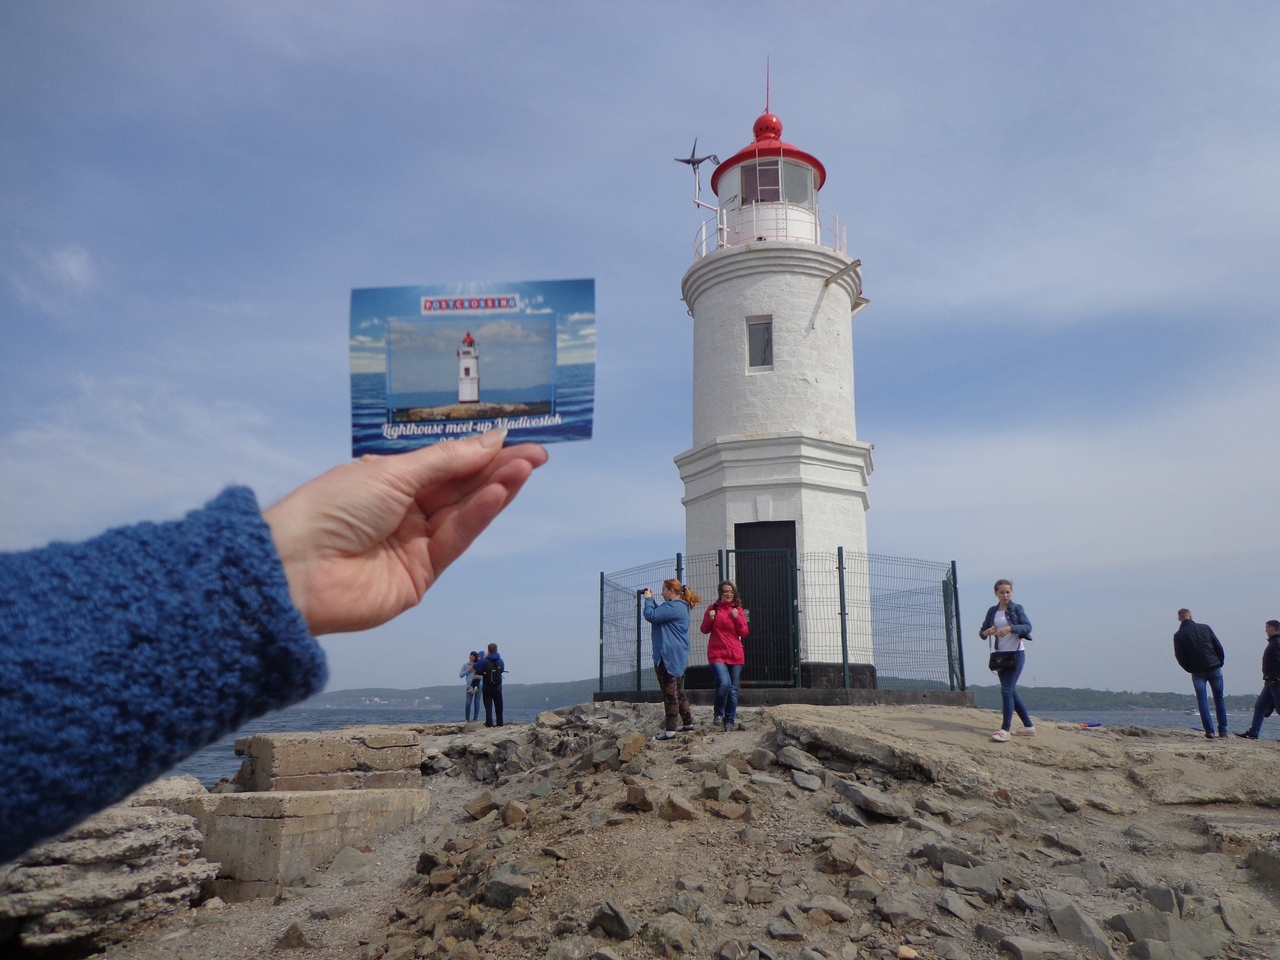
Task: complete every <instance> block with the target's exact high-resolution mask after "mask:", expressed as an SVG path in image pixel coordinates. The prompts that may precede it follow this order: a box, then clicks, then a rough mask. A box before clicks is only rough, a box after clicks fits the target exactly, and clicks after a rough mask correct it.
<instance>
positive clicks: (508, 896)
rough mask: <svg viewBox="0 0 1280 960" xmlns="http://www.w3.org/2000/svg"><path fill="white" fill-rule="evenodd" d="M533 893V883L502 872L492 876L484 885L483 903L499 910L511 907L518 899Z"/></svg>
mask: <svg viewBox="0 0 1280 960" xmlns="http://www.w3.org/2000/svg"><path fill="white" fill-rule="evenodd" d="M532 893H533V881H532V880H531V879H530V878H529V877H522V876H520V875H519V874H518V873H512V872H510V871H506V870H502V871H499V872H498V873H495V874H493V876H491V877H490V878H489V882H488V883H487V884H485V893H484V902H485V903H486V904H488V905H489V906H491V907H496V908H497V909H499V910H506V909H508V908H510V907H511V905H512V904H514V903H515V902H516V900H517V899H519V898H520V897H527V896H530V895H531V894H532Z"/></svg>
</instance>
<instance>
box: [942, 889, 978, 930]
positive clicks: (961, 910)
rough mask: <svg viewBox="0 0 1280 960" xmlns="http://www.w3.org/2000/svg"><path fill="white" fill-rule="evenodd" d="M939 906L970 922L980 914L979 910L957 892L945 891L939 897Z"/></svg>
mask: <svg viewBox="0 0 1280 960" xmlns="http://www.w3.org/2000/svg"><path fill="white" fill-rule="evenodd" d="M938 908H939V909H940V910H945V911H946V912H947V913H949V914H951V915H952V916H953V917H956V918H957V919H959V920H963V921H964V922H965V923H968V922H969V921H970V920H972V919H973V918H974V917H976V916H977V915H978V911H977V910H975V909H973V907H971V906H969V904H968V901H966V900H965V899H964V897H962V896H960V895H959V894H955V893H944V894H943V895H942V896H940V897H939V898H938Z"/></svg>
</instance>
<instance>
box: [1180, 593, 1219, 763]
mask: <svg viewBox="0 0 1280 960" xmlns="http://www.w3.org/2000/svg"><path fill="white" fill-rule="evenodd" d="M1178 620H1179V622H1180V624H1181V625H1180V626H1179V627H1178V632H1177V633H1175V634H1174V635H1173V655H1174V656H1175V657H1177V658H1178V665H1179V666H1180V667H1182V669H1183V670H1185V671H1187V673H1189V674H1191V682H1192V684H1193V685H1194V686H1195V688H1196V705H1197V706H1198V707H1199V708H1200V723H1201V724H1202V725H1203V726H1204V735H1205V736H1206V737H1207V738H1208V739H1210V740H1212V739H1213V719H1212V718H1211V717H1210V716H1209V698H1208V696H1207V695H1206V692H1205V688H1206V687H1208V688H1209V689H1211V690H1213V705H1214V707H1216V708H1217V712H1218V736H1219V738H1225V737H1226V736H1227V708H1226V705H1225V704H1224V703H1223V702H1222V665H1223V664H1224V663H1226V662H1227V655H1226V654H1225V653H1223V651H1222V644H1221V643H1219V642H1218V638H1217V636H1215V635H1214V632H1213V628H1212V627H1210V626H1209V625H1208V624H1204V623H1196V622H1195V621H1194V620H1192V619H1191V611H1190V610H1188V609H1187V608H1186V607H1183V608H1182V609H1181V610H1179V611H1178Z"/></svg>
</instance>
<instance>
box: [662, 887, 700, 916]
mask: <svg viewBox="0 0 1280 960" xmlns="http://www.w3.org/2000/svg"><path fill="white" fill-rule="evenodd" d="M700 906H702V901H701V900H699V899H698V898H697V897H695V896H693V895H692V894H690V893H681V894H678V895H677V896H675V897H674V898H672V899H671V900H670V901H669V902H668V903H667V912H668V913H678V914H680V916H682V917H686V918H688V919H690V920H692V919H693V918H694V917H696V916H697V915H698V907H700Z"/></svg>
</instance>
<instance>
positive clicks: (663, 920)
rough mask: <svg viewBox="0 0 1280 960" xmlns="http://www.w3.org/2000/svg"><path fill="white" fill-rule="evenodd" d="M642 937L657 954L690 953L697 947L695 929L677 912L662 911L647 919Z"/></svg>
mask: <svg viewBox="0 0 1280 960" xmlns="http://www.w3.org/2000/svg"><path fill="white" fill-rule="evenodd" d="M644 939H645V940H646V941H647V942H648V943H649V945H650V946H651V947H653V948H654V949H655V950H657V951H658V954H659V956H663V955H665V956H670V955H671V954H672V953H692V952H693V951H694V950H696V949H697V948H698V932H697V929H696V928H695V927H694V925H693V924H692V923H690V922H689V921H688V920H686V919H685V918H684V917H682V916H680V914H678V913H664V914H663V915H662V916H660V917H657V918H656V919H654V920H651V921H649V923H648V924H646V925H645V928H644Z"/></svg>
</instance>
